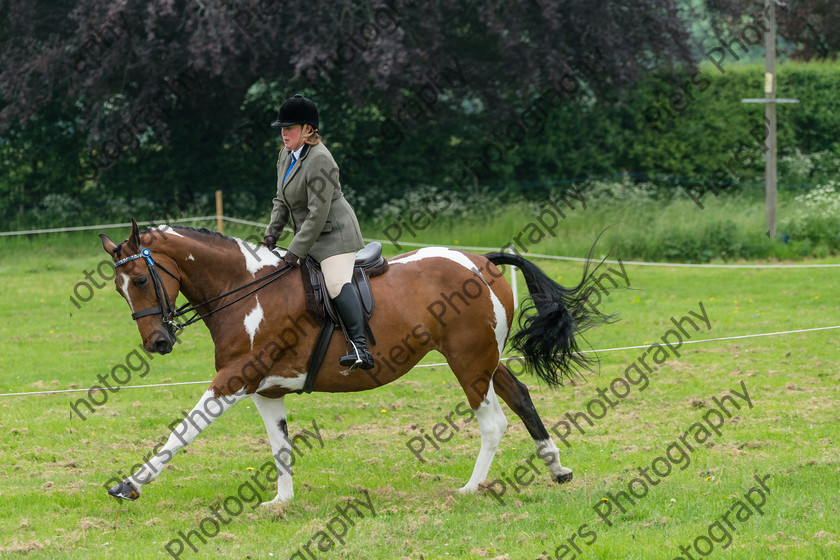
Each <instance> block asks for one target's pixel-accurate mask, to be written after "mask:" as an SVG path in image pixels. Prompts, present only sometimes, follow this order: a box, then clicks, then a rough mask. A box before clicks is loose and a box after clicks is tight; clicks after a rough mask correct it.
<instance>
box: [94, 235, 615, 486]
mask: <svg viewBox="0 0 840 560" xmlns="http://www.w3.org/2000/svg"><path fill="white" fill-rule="evenodd" d="M100 238H101V239H102V246H103V247H104V249H105V250H106V251H107V252H108V253H109V254H110V255H111V256H112V257H113V259H114V262H115V265H114V266H115V267H116V279H115V283H116V288H117V292H119V293H120V295H122V296H123V297H124V298H125V300H126V301H127V302H128V305H129V307H130V308H131V311H132V318H134V319H135V320H136V323H137V328H138V330H139V331H140V335H141V336H142V339H143V345H144V347H145V348H146V349H147V350H149V351H150V352H156V353H160V354H166V353H169V352H170V351H171V350H172V347H173V345H174V343H175V342H176V337H175V335H176V332H177V330H179V329H180V328H183V326H184V325H185V324H189V323H191V322H194V321H196V320H199V319H200V320H203V321H204V323H205V324H206V326H207V328H208V329H209V330H210V335H211V337H212V339H213V343H214V345H215V357H216V371H217V374H216V377H215V378H214V379H213V381H212V382H211V383H210V386H209V387H208V388H207V391H206V392H205V393H204V394H203V395H202V396H201V398H200V399H199V401H198V403H197V404H196V405H195V407H194V408H193V410H192V412H190V414H189V415H188V416H187V417H185V418H184V419H183V421H182V422H181V423H180V424H179V425H178V426H176V427H175V428H174V429H173V431H172V433H171V434H170V436H169V438H168V440H167V442H166V444H165V445H164V446H163V447H162V449H161V450H160V451H159V452H157V453H155V455H154V457H152V458H151V459H150V460H148V461H147V462H146V463H145V464H143V465H142V467H141V468H140V469H139V470H138V471H137V472H135V473H134V474H132V475H130V476H129V477H128V478H126V479H124V480H123V481H122V482H121V483H120V484H118V485H117V486H115V487H113V488H111V489H110V490H109V494H111V495H112V496H115V497H119V498H126V499H129V500H134V499H136V498H138V497H139V496H140V491H141V488H142V486H143V485H145V484H148V483H149V482H151V481H153V480H155V479H156V478H157V477H158V475H159V474H160V473H161V471H162V470H163V468H164V467H165V466H166V464H167V463H169V461H170V460H171V459H172V457H173V456H174V455H175V453H177V452H178V450H179V449H181V448H182V447H184V446H186V445H188V444H189V443H191V442H192V441H193V439H195V437H196V436H197V435H198V434H199V433H200V432H201V431H202V430H204V429H205V428H207V427H208V426H209V425H210V424H211V423H212V422H213V421H214V420H215V419H217V418H219V417H220V416H221V415H222V414H223V413H224V412H225V411H227V410H228V409H230V408H231V407H232V406H233V405H235V404H236V403H238V402H239V401H241V400H243V399H246V398H251V399H252V400H253V402H254V403H255V405H256V408H257V410H258V411H259V413H260V415H261V416H262V419H263V422H264V423H265V428H266V430H267V432H268V440H269V442H270V444H271V451H272V455H273V457H274V459H275V464H276V468H277V471H276V472H277V481H278V484H277V496H276V497H275V498H274V499H273V500H272V501H271V502H267V503H281V502H285V501H287V500H289V499H291V498H292V497H293V496H294V491H293V488H292V477H291V476H282V475H283V471H284V470H285V471H286V472H288V466H287V465H286V464H284V463H283V459H282V458H283V454H284V453H285V454H286V455H287V457H286V459H287V460H288V458H289V457H291V444H290V441H289V436H288V429H287V426H286V406H285V403H284V397H285V395H287V394H289V393H295V392H299V391H300V390H301V389H302V388H303V383H304V379H305V378H306V368H307V362H308V358H309V356H310V354H311V352H312V349H313V347H314V341H315V338H316V336H317V333H318V330H319V328H320V325H319V324H318V323H317V322H316V321H315V320H314V318H313V317H312V315H311V314H310V313H309V312H308V311H307V308H306V305H305V297H304V287H303V282H302V279H301V275H300V273H299V272H296V273H293V274H286V273H287V272H289V271H290V270H293V269H291V267H289V266H288V265H286V264H285V263H284V261H283V260H282V258H281V256H280V254H278V252H273V251H270V250H269V249H268V248H266V247H263V246H260V247H257V246H254V245H252V244H250V243H246V242H244V241H242V240H239V239H232V238H229V237H225V236H223V235H221V234H219V233H215V232H211V231H208V230H196V229H193V228H187V227H179V226H175V227H170V226H160V227H157V228H150V229H148V230H146V231H144V232H142V233H141V232H140V230H139V228H138V227H137V223H136V222H135V221H134V220H133V219H132V230H131V234H130V236H129V238H128V239H127V240H126V241H124V242H122V243H120V244H119V245H118V244H116V243H114V242H113V241H112V240H111V239H110V238H109V237H108V236H107V235H104V234H100ZM496 265H513V266H516V267H518V268H519V269H520V270H521V271H522V272H523V275H524V277H525V280H526V282H527V284H528V290H529V292H530V294H531V299H532V301H533V307H535V308H536V313H535V314H533V313H532V314H530V315H529V316H527V317H524V316H523V317H524V319H523V318H521V320H520V322H521V325H520V326H521V328H520V330H519V331H518V332H517V333H516V334H515V335H514V336H513V337H512V339H511V343H512V346H513V347H514V348H516V349H517V350H519V351H521V352H522V353H523V354H524V356H525V359H526V363H527V364H528V365H529V366H530V367H531V369H533V370H534V371H535V373H536V374H537V375H538V376H539V377H540V378H541V379H543V380H544V381H546V382H547V383H548V384H549V385H550V386H554V385H557V384H558V383H559V382H560V380H561V378H562V376H564V375H566V376H571V375H572V374H573V373H574V372H575V369H576V367H577V366H585V365H586V363H587V360H586V358H585V357H584V356H583V355H582V354H580V353H578V346H577V341H576V338H575V337H576V336H577V335H579V334H580V333H581V332H583V331H584V330H586V329H588V328H589V327H592V326H595V325H598V324H602V323H605V322H608V321H609V317H606V316H604V315H603V314H601V312H600V311H598V310H597V309H595V308H594V307H592V306H590V305H589V304H588V301H587V300H588V297H589V295H590V294H591V292H592V290H593V289H594V287H593V285H592V283H591V281H590V280H589V278H590V277H588V276H587V269H588V266H589V261H587V263H586V267H585V268H584V274H583V279H582V280H581V282H580V284H578V285H577V286H576V287H574V288H571V289H567V288H564V287H562V286H560V285H559V284H557V283H555V282H554V281H553V280H551V279H550V278H549V277H548V276H547V275H546V274H545V273H543V272H542V271H541V270H540V269H539V268H538V267H537V266H536V265H534V264H533V263H531V262H529V261H527V260H525V259H524V258H522V257H520V256H518V255H512V254H507V253H488V254H486V255H484V256H481V255H476V254H472V253H468V252H464V251H455V250H451V249H446V248H441V247H428V248H423V249H419V250H417V251H412V252H410V253H406V254H403V255H399V256H397V257H393V258H391V259H389V270H388V271H387V272H386V273H385V274H382V275H381V276H376V277H373V278H371V280H370V282H371V287H372V290H373V293H374V296H375V301H376V312H375V313H374V314H373V316H372V317H371V323H370V326H371V329H372V332H373V333H374V335H375V337H376V339H377V345H376V346H373V347H372V348H371V350H373V354H374V357H375V359H376V366H375V368H374V369H372V370H369V371H361V370H356V371H352V372H348V371H347V370H346V369H344V368H342V366H340V365H339V364H338V358H339V357H340V356H341V355H342V354H343V353H344V350H345V347H344V340H343V337H342V336H341V335H340V334H339V335H335V336H333V337H332V340H331V343H330V345H329V348H328V351H327V354H326V358H325V360H324V361H323V363H322V366H321V368H320V370H319V372H318V376H317V379H316V381H315V385H314V391H319V392H333V393H334V392H348V391H367V390H370V389H375V388H377V387H380V386H382V385H386V384H388V383H391V382H392V381H394V380H395V379H398V378H399V377H401V376H402V375H404V374H405V373H407V372H408V371H410V370H411V368H412V367H413V366H414V365H415V364H417V362H419V361H420V359H421V358H422V357H423V356H424V355H425V354H427V353H428V352H429V351H431V350H437V351H439V352H440V353H441V354H443V355H444V357H445V358H446V361H447V362H448V363H449V366H450V367H451V369H452V372H453V373H454V374H455V377H456V378H457V379H458V382H459V383H460V385H461V387H462V389H463V390H464V392H465V393H466V395H467V399H468V402H469V406H470V407H471V408H472V410H473V411H474V413H475V417H476V418H477V420H478V426H479V429H480V431H481V448H480V451H479V453H478V458H477V460H476V463H475V467H474V469H473V473H472V476H471V477H470V479H469V481H468V482H467V483H466V485H464V486H463V487H462V488H461V489H460V491H461V492H475V491H477V490H478V488H479V483H481V482H483V481H484V480H485V478H486V477H487V473H488V471H489V470H490V465H491V463H492V462H493V456H494V454H495V452H496V448H497V447H498V445H499V441H500V440H501V438H502V434H503V433H504V431H505V429H506V427H507V420H506V419H505V415H504V413H503V412H502V409H501V406H500V405H499V401H498V399H497V397H496V395H500V396H501V397H502V399H503V400H504V401H505V402H506V403H507V404H508V406H509V407H510V408H511V409H512V410H513V411H514V412H515V413H516V414H517V415H518V416H519V418H520V419H521V420H522V422H523V423H524V424H525V427H526V428H527V429H528V432H529V434H530V435H531V437H532V438H533V439H534V443H535V444H536V447H537V453H538V455H539V456H540V457H541V458H542V459H543V460H544V461H545V463H546V466H547V468H548V470H549V472H550V474H551V477H552V478H553V479H554V480H555V481H557V482H558V483H562V482H566V481H568V480H570V479H571V478H572V471H571V470H570V469H568V468H566V467H563V466H562V465H561V464H560V457H559V451H558V449H557V446H556V445H555V444H554V442H553V441H552V440H551V438H550V437H549V434H548V431H547V430H546V429H545V426H544V425H543V422H542V420H541V419H540V417H539V416H538V414H537V411H536V410H535V408H534V405H533V404H532V402H531V398H530V396H529V394H528V389H527V388H526V387H525V385H524V384H523V383H521V382H520V381H519V380H517V379H516V378H515V377H514V376H513V374H511V372H510V371H508V369H507V368H506V367H505V366H504V365H502V363H501V362H500V358H501V356H502V352H503V350H504V347H505V344H506V342H507V341H508V335H509V333H510V328H511V324H512V320H513V296H512V292H511V288H510V285H509V284H508V283H507V281H506V280H505V279H504V277H503V273H502V272H501V271H500V269H499V268H497V266H496ZM159 271H162V272H163V274H161V273H160V272H159ZM260 279H265V280H262V281H261V280H260ZM243 286H249V288H248V291H247V292H245V293H244V294H243V292H241V291H237V288H240V287H243ZM250 286H256V288H253V287H250ZM257 290H258V291H257ZM179 293H181V294H183V295H184V297H185V298H186V299H187V300H188V302H189V304H188V305H191V306H192V307H191V308H190V309H189V310H188V311H190V312H195V315H193V318H192V319H191V320H189V321H187V323H183V322H181V323H179V322H177V321H176V320H175V319H176V318H178V317H179V316H181V315H182V314H183V312H182V310H180V309H179V310H175V309H174V308H173V307H172V303H173V302H174V301H175V299H176V298H177V295H178V294H179ZM170 296H171V297H170ZM338 332H340V331H338ZM381 349H389V350H390V351H384V352H381V351H379V350H381ZM394 349H398V350H396V351H394Z"/></svg>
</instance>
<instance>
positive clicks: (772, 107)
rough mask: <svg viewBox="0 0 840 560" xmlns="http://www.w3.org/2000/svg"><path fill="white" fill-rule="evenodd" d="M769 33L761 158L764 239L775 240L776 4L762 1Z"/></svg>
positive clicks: (765, 50) (765, 57) (765, 56)
mask: <svg viewBox="0 0 840 560" xmlns="http://www.w3.org/2000/svg"><path fill="white" fill-rule="evenodd" d="M764 9H765V13H766V14H767V15H768V16H769V18H770V22H769V25H768V27H770V30H769V31H767V33H766V34H765V36H764V98H765V99H766V100H767V101H766V105H765V106H764V116H765V118H766V119H767V127H768V128H769V129H770V130H769V134H768V135H767V148H768V150H767V153H766V155H765V158H764V204H765V207H766V208H765V210H766V216H767V237H770V238H773V237H776V1H775V0H764Z"/></svg>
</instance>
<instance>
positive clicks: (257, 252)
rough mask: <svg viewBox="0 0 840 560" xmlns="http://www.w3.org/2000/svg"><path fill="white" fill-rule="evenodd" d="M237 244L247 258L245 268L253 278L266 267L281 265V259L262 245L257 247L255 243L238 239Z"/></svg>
mask: <svg viewBox="0 0 840 560" xmlns="http://www.w3.org/2000/svg"><path fill="white" fill-rule="evenodd" d="M236 244H237V245H239V250H240V251H242V254H243V255H244V256H245V268H247V269H248V272H250V273H251V276H255V275H256V274H257V271H258V270H259V269H261V268H263V267H265V266H277V265H279V264H280V260H281V259H280V257H279V256H277V255H276V254H274V253H272V252H271V251H270V250H269V249H268V247H265V246H262V245H260V246H259V247H257V246H256V245H254V244H253V243H248V242H247V241H242V240H241V239H237V240H236Z"/></svg>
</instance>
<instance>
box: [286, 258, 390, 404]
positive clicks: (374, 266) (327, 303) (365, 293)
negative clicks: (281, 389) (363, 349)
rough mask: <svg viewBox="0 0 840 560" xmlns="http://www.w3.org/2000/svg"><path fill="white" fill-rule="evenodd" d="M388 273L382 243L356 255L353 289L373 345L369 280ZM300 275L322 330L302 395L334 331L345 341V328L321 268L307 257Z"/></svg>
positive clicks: (308, 304) (309, 386)
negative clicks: (342, 332)
mask: <svg viewBox="0 0 840 560" xmlns="http://www.w3.org/2000/svg"><path fill="white" fill-rule="evenodd" d="M387 270H388V261H387V260H385V258H384V257H383V256H382V244H381V243H379V242H378V241H373V242H372V243H369V244H367V245H366V246H365V247H364V248H363V249H362V250H360V251H359V252H358V253H356V261H355V263H354V266H353V278H352V284H353V287H354V289H356V290H358V292H359V296H360V298H361V300H362V310H363V311H364V316H365V331H366V332H367V335H368V337H369V339H370V343H371V345H372V346H375V345H376V339H375V338H374V336H373V332H372V331H371V329H370V325H369V324H368V320H369V319H370V317H371V315H373V291H372V290H371V287H370V278H372V277H375V276H379V275H381V274H384V273H385V272H386V271H387ZM300 272H301V277H302V280H303V289H304V292H305V294H306V308H307V310H308V311H309V313H311V314H312V316H313V317H315V320H316V321H318V323H319V324H320V325H321V331H320V332H319V333H318V338H317V339H316V341H315V348H314V349H313V350H312V355H311V356H310V357H309V364H308V365H307V368H306V371H307V375H306V380H305V381H304V384H303V389H302V392H304V393H311V392H312V387H313V386H314V385H315V376H316V375H317V373H318V370H319V369H321V364H322V363H323V361H324V356H325V355H326V353H327V347H328V346H329V344H330V340H331V339H332V335H333V332H334V331H335V329H336V328H337V327H341V329H342V331H344V336H345V339H346V338H347V331H346V330H345V329H344V325H342V324H341V319H340V318H339V315H338V312H336V310H335V308H334V307H333V304H332V301H331V300H330V298H329V296H328V295H327V289H326V287H325V286H326V284H325V283H324V273H323V272H322V271H321V265H320V264H318V262H317V261H316V260H315V259H313V258H312V257H310V256H307V257H306V259H304V261H303V266H301V267H300Z"/></svg>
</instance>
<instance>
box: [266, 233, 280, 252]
mask: <svg viewBox="0 0 840 560" xmlns="http://www.w3.org/2000/svg"><path fill="white" fill-rule="evenodd" d="M263 245H265V246H266V247H268V248H269V249H270V250H272V251H273V250H274V249H275V248H276V247H277V238H276V237H274V236H273V235H266V236H265V237H263Z"/></svg>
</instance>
